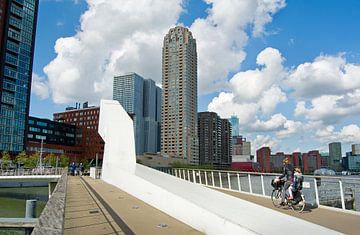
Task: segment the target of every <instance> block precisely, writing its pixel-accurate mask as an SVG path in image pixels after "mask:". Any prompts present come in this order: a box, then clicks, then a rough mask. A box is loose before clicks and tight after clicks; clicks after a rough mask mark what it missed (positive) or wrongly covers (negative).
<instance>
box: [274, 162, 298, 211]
mask: <svg viewBox="0 0 360 235" xmlns="http://www.w3.org/2000/svg"><path fill="white" fill-rule="evenodd" d="M284 177H286V181H285V184H284V187H283V189H282V194H281V204H284V203H285V193H286V190H287V189H288V188H289V187H290V185H291V183H292V182H293V179H294V166H293V165H292V164H290V163H289V159H288V158H287V157H286V158H284V160H283V173H282V175H280V176H279V177H277V178H276V180H277V181H278V180H280V179H282V178H284Z"/></svg>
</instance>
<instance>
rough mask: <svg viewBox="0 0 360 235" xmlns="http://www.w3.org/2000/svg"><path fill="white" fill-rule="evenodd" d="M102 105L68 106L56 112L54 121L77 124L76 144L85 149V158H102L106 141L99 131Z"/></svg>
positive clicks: (83, 156)
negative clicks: (62, 110)
mask: <svg viewBox="0 0 360 235" xmlns="http://www.w3.org/2000/svg"><path fill="white" fill-rule="evenodd" d="M99 113H100V107H88V106H87V103H84V105H83V108H77V107H76V108H67V110H66V111H65V112H60V113H54V121H57V122H61V123H67V124H71V125H74V126H76V135H75V145H76V146H79V147H82V148H83V149H84V152H83V155H82V158H83V159H95V158H96V155H98V157H99V158H100V159H101V158H102V156H103V154H104V141H103V139H102V138H101V136H100V135H99V133H98V126H99Z"/></svg>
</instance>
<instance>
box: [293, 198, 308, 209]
mask: <svg viewBox="0 0 360 235" xmlns="http://www.w3.org/2000/svg"><path fill="white" fill-rule="evenodd" d="M301 199H302V200H301V201H300V202H298V203H296V204H292V205H291V208H292V209H293V210H294V211H297V212H302V211H303V210H304V209H305V204H306V203H305V198H304V196H303V195H301Z"/></svg>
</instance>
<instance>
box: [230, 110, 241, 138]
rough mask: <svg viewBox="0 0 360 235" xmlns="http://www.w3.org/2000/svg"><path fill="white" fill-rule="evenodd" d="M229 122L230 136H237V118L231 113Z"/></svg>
mask: <svg viewBox="0 0 360 235" xmlns="http://www.w3.org/2000/svg"><path fill="white" fill-rule="evenodd" d="M230 123H231V127H232V136H239V118H238V117H236V116H235V115H232V116H231V117H230Z"/></svg>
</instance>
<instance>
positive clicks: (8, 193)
mask: <svg viewBox="0 0 360 235" xmlns="http://www.w3.org/2000/svg"><path fill="white" fill-rule="evenodd" d="M27 199H37V200H38V201H37V202H36V217H39V216H40V214H41V212H42V210H43V209H44V207H45V205H46V202H47V199H48V188H47V187H29V188H0V217H3V218H23V217H25V207H26V200H27ZM0 234H14V235H17V234H24V230H23V229H2V228H0Z"/></svg>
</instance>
